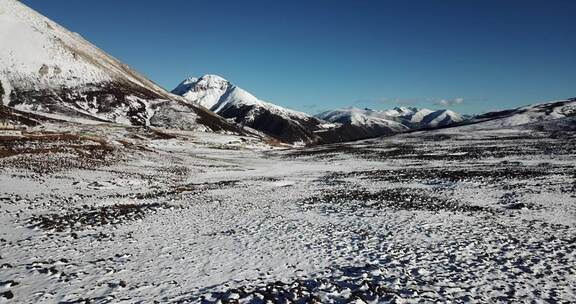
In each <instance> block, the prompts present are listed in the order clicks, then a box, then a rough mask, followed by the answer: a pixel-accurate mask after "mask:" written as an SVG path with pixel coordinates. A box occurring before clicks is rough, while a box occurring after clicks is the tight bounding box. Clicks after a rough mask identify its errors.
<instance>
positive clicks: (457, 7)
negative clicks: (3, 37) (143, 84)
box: [23, 0, 576, 113]
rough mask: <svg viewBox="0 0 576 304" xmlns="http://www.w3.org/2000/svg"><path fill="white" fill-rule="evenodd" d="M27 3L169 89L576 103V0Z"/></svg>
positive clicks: (288, 100) (471, 108)
mask: <svg viewBox="0 0 576 304" xmlns="http://www.w3.org/2000/svg"><path fill="white" fill-rule="evenodd" d="M23 2H24V3H26V4H28V5H29V6H31V7H32V8H34V9H36V10H38V11H39V12H41V13H43V14H44V15H46V16H48V17H49V18H51V19H53V20H55V21H56V22H58V23H60V24H61V25H63V26H65V27H67V28H68V29H70V30H72V31H75V32H78V33H80V34H81V35H83V36H84V37H85V38H87V39H88V40H90V41H92V42H93V43H95V44H96V45H98V46H99V47H101V48H102V49H104V50H105V51H107V52H109V53H111V54H112V55H113V56H115V57H117V58H119V59H121V60H122V61H124V62H125V63H127V64H128V65H130V66H132V67H134V68H135V69H136V70H138V71H140V72H142V73H144V74H145V75H147V76H148V77H150V78H151V79H152V80H154V81H156V82H157V83H159V84H160V85H162V86H164V87H165V88H166V89H169V90H171V89H173V88H174V87H175V86H176V85H177V84H178V83H179V82H180V81H181V80H183V79H184V78H186V77H188V76H191V75H195V76H197V75H202V74H206V73H210V74H218V75H221V76H223V77H225V78H227V79H228V80H230V81H232V82H233V83H235V84H237V85H239V86H240V87H243V88H244V89H246V90H248V91H250V92H252V93H253V94H255V95H256V96H258V97H260V98H261V99H264V100H268V101H271V102H274V103H277V104H280V105H283V106H286V107H290V108H294V109H297V110H301V111H305V112H309V113H317V112H319V111H321V110H325V109H330V108H335V107H343V106H357V107H370V108H376V109H384V108H390V107H393V106H396V105H398V104H406V105H415V106H419V107H431V108H439V107H443V106H441V105H439V104H438V101H439V100H441V99H444V100H446V102H445V103H447V104H449V107H451V108H452V109H454V110H456V111H460V112H463V113H477V112H483V111H488V110H493V109H502V108H509V107H516V106H520V105H524V104H529V103H534V102H539V101H546V100H553V99H561V98H567V97H575V96H576V19H575V18H576V1H544V0H541V1H532V0H498V1H491V0H484V1H479V0H478V1H472V0H470V1H462V0H458V1H457V0H437V1H432V0H429V1H415V0H414V1H376V0H374V1H362V0H358V1H350V0H348V1H337V0H314V1H304V0H302V1H300V0H298V1H296V0H294V1H269V0H267V1H264V0H261V1H251V0H245V1H239V0H219V1H207V0H203V1H188V0H175V1H127V0H122V1H119V0H99V1H77V0H58V1H46V0H23ZM458 98H461V99H462V100H463V102H461V103H459V104H454V102H453V101H454V100H456V99H458Z"/></svg>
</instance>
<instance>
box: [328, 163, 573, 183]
mask: <svg viewBox="0 0 576 304" xmlns="http://www.w3.org/2000/svg"><path fill="white" fill-rule="evenodd" d="M552 174H566V173H565V172H563V170H558V169H552V168H549V169H547V170H544V169H543V168H539V167H533V168H530V167H520V166H513V167H501V166H498V167H486V168H484V169H479V168H478V167H474V169H472V168H471V169H458V170H453V169H448V168H429V169H424V168H411V169H394V170H372V171H354V172H348V173H333V174H330V175H328V176H327V177H326V178H327V179H335V180H338V179H342V178H350V177H354V178H361V179H368V180H373V181H387V182H414V181H434V180H442V181H451V182H462V181H486V182H491V183H492V182H499V181H504V180H508V179H517V180H529V179H534V178H538V177H545V176H549V175H552Z"/></svg>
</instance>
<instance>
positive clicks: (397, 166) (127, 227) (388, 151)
mask: <svg viewBox="0 0 576 304" xmlns="http://www.w3.org/2000/svg"><path fill="white" fill-rule="evenodd" d="M53 128H54V129H55V130H51V131H46V130H42V131H36V132H35V131H29V132H18V131H10V132H7V131H5V132H4V133H1V134H0V227H2V228H1V230H0V265H1V267H0V302H2V301H5V302H10V303H34V302H41V303H138V302H154V301H156V302H162V303H164V302H168V303H197V302H198V303H270V302H276V303H349V302H357V303H399V302H420V303H429V302H457V303H462V302H477V303H497V302H548V303H570V302H574V301H576V288H575V287H574V286H576V267H575V266H574V265H576V194H575V193H576V153H574V152H575V151H576V149H575V146H576V137H574V136H573V135H571V134H570V133H561V134H555V135H554V136H552V135H551V134H549V133H546V132H534V131H529V132H528V131H524V130H509V131H508V132H499V133H488V132H462V133H461V132H458V131H457V130H458V129H457V128H456V129H454V130H450V129H447V130H444V131H443V130H438V131H430V132H420V133H410V134H404V135H400V136H394V137H390V138H383V139H375V140H367V141H362V142H357V143H351V144H338V145H330V146H320V147H315V148H301V149H279V148H274V149H270V148H269V147H265V146H263V145H258V144H257V143H255V142H253V141H250V140H247V139H245V138H242V139H239V138H238V137H237V136H229V135H213V134H210V135H207V134H202V133H194V132H180V133H174V134H171V133H169V132H166V131H159V130H150V129H149V130H146V129H142V128H126V129H122V128H118V127H114V128H110V129H106V128H102V127H98V126H91V127H86V126H85V127H81V128H80V127H78V128H79V129H77V130H72V131H67V132H62V131H58V129H57V128H56V127H53ZM67 129H68V130H69V129H70V127H69V126H68V127H67ZM0 132H3V131H0Z"/></svg>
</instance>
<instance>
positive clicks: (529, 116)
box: [462, 98, 576, 130]
mask: <svg viewBox="0 0 576 304" xmlns="http://www.w3.org/2000/svg"><path fill="white" fill-rule="evenodd" d="M575 118H576V98H570V99H567V100H559V101H552V102H546V103H541V104H534V105H529V106H525V107H520V108H516V109H512V110H504V111H497V112H489V113H486V114H482V115H478V116H475V117H474V118H472V119H470V120H468V121H466V122H465V123H464V124H465V126H463V127H462V128H463V129H470V130H491V129H493V130H498V129H507V128H510V127H522V126H526V127H533V126H534V127H536V126H540V125H543V124H545V125H547V126H548V127H549V126H550V122H554V121H556V122H558V123H559V125H562V126H566V124H565V122H566V121H570V123H569V124H571V125H573V124H574V123H575V122H574V119H575Z"/></svg>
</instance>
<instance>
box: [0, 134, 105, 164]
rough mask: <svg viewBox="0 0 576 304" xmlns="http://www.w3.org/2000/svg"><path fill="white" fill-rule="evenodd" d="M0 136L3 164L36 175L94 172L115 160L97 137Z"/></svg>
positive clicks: (102, 141)
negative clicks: (93, 170)
mask: <svg viewBox="0 0 576 304" xmlns="http://www.w3.org/2000/svg"><path fill="white" fill-rule="evenodd" d="M23 135H24V136H22V137H20V136H0V163H1V164H2V165H3V166H11V167H15V168H21V169H28V170H31V171H33V172H37V173H54V172H58V171H62V170H66V169H72V168H81V169H93V168H96V167H98V166H102V165H106V164H108V163H110V161H111V160H112V157H111V156H113V154H114V153H113V152H114V148H113V147H112V146H110V145H109V144H108V143H107V142H106V141H104V140H103V139H101V138H97V137H88V136H81V135H77V134H71V133H50V132H41V133H23Z"/></svg>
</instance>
